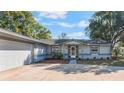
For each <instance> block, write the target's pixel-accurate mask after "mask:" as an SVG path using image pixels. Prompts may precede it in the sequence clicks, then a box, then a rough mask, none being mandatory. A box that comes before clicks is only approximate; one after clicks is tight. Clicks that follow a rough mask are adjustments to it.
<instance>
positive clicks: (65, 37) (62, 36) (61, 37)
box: [58, 33, 67, 39]
mask: <svg viewBox="0 0 124 93" xmlns="http://www.w3.org/2000/svg"><path fill="white" fill-rule="evenodd" d="M58 37H59V39H67V34H66V33H61V34H60V35H59V36H58Z"/></svg>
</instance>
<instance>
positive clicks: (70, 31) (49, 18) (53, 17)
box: [32, 11, 94, 39]
mask: <svg viewBox="0 0 124 93" xmlns="http://www.w3.org/2000/svg"><path fill="white" fill-rule="evenodd" d="M32 14H33V16H34V17H35V20H36V21H38V22H39V23H40V24H42V25H43V26H45V27H46V28H48V29H49V30H50V31H51V34H52V38H58V36H59V35H60V34H61V33H66V34H67V37H68V38H71V39H72V38H73V39H89V37H88V36H86V35H85V30H84V29H85V27H86V26H87V25H88V24H89V22H88V20H89V19H90V18H91V16H92V15H93V14H94V12H90V11H69V12H68V11H61V12H59V11H58V12H45V11H42V12H40V11H35V12H32Z"/></svg>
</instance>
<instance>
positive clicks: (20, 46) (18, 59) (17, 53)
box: [0, 39, 33, 71]
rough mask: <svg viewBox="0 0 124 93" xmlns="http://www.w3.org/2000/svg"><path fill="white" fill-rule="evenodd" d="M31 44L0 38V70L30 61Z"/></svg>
mask: <svg viewBox="0 0 124 93" xmlns="http://www.w3.org/2000/svg"><path fill="white" fill-rule="evenodd" d="M32 50H33V45H32V44H27V43H21V42H15V41H8V40H2V39H0V71H3V70H7V69H10V68H14V67H18V66H22V65H24V64H29V63H31V62H32Z"/></svg>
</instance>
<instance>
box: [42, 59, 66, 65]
mask: <svg viewBox="0 0 124 93" xmlns="http://www.w3.org/2000/svg"><path fill="white" fill-rule="evenodd" d="M40 63H43V64H44V63H45V64H67V61H66V60H61V59H46V60H43V61H40Z"/></svg>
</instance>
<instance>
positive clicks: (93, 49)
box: [91, 46, 98, 54]
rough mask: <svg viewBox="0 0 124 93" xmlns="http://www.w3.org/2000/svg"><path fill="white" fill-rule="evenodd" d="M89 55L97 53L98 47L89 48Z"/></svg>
mask: <svg viewBox="0 0 124 93" xmlns="http://www.w3.org/2000/svg"><path fill="white" fill-rule="evenodd" d="M91 53H93V54H96V53H98V46H91Z"/></svg>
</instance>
